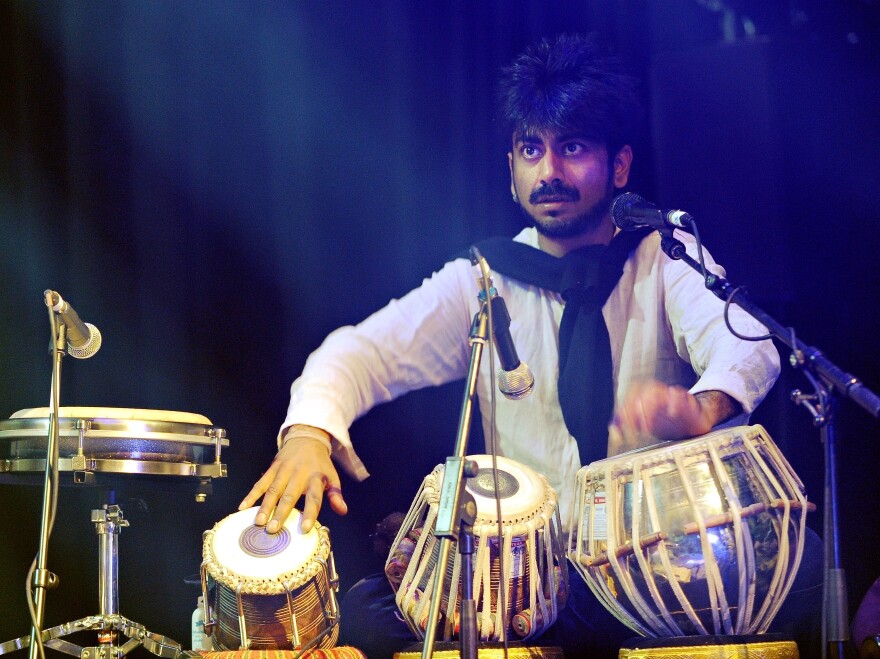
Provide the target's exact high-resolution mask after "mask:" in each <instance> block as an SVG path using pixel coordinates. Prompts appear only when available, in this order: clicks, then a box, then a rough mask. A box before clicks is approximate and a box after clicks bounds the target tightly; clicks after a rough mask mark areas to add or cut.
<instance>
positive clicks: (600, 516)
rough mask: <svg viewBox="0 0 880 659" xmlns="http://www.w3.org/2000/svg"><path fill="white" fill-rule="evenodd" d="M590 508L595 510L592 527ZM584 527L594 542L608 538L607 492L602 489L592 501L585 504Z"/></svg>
mask: <svg viewBox="0 0 880 659" xmlns="http://www.w3.org/2000/svg"><path fill="white" fill-rule="evenodd" d="M590 510H592V511H593V524H592V528H591V527H590ZM583 523H584V528H585V530H586V531H587V534H588V535H590V537H591V538H592V540H593V541H594V542H596V541H599V540H607V539H608V515H607V514H606V512H605V493H604V490H600V491H599V492H596V494H595V495H593V500H592V502H587V503H586V504H585V505H584V522H583Z"/></svg>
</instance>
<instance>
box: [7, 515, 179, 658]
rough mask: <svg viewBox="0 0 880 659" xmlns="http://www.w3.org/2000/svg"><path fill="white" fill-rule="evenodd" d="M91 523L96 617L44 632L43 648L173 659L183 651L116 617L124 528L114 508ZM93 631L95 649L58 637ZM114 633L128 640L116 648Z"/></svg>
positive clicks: (25, 639) (10, 646)
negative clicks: (137, 651)
mask: <svg viewBox="0 0 880 659" xmlns="http://www.w3.org/2000/svg"><path fill="white" fill-rule="evenodd" d="M92 522H93V523H94V524H95V531H96V532H97V534H98V600H99V606H100V613H99V614H98V615H96V616H88V617H86V618H80V619H79V620H74V621H73V622H67V623H64V624H63V625H58V626H57V627H52V628H50V629H44V630H43V632H42V634H41V637H42V639H43V644H44V645H45V647H47V648H52V649H53V650H57V651H58V652H63V653H64V654H69V655H72V656H74V657H80V659H119V658H120V657H124V656H125V655H127V654H128V653H129V652H131V651H132V650H134V649H135V648H137V647H140V646H143V647H144V649H145V650H147V651H149V652H151V653H153V654H155V655H157V656H159V657H163V658H164V659H175V657H178V656H180V654H181V653H182V652H183V649H182V648H181V646H180V643H178V642H177V641H174V640H172V639H170V638H168V637H167V636H160V635H159V634H154V633H152V632H150V631H147V630H146V629H145V628H144V627H143V626H142V625H140V624H138V623H136V622H132V621H131V620H128V619H127V618H124V617H122V616H121V615H119V581H118V577H119V533H120V531H121V530H122V528H123V527H125V526H128V520H126V519H124V518H123V516H122V509H121V508H120V507H119V506H117V505H105V506H104V507H103V508H100V509H98V510H93V511H92ZM89 630H94V631H97V632H98V645H96V646H92V647H80V646H79V645H76V644H74V643H70V642H69V641H65V640H63V639H62V638H61V637H62V636H67V635H68V634H73V633H75V632H81V631H89ZM118 632H122V635H123V636H125V637H127V638H128V640H127V641H126V642H125V643H123V644H122V645H118V644H117V639H118V635H119V634H118ZM30 642H31V638H30V636H22V637H20V638H17V639H14V640H12V641H7V642H6V643H0V654H6V653H7V652H12V651H13V650H21V649H24V648H26V647H28V646H29V645H30Z"/></svg>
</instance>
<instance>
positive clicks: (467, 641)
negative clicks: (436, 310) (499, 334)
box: [422, 301, 489, 659]
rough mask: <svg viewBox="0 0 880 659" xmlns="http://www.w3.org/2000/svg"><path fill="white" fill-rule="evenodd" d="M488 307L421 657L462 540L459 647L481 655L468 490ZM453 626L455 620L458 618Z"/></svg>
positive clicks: (482, 316) (444, 494)
mask: <svg viewBox="0 0 880 659" xmlns="http://www.w3.org/2000/svg"><path fill="white" fill-rule="evenodd" d="M488 318H489V317H488V309H487V303H486V302H485V301H484V302H483V304H482V305H481V308H480V310H479V311H478V312H477V313H476V314H475V315H474V320H473V322H472V324H471V330H470V334H469V337H468V342H469V343H470V344H471V360H470V366H469V367H468V374H467V378H466V380H465V394H464V401H463V402H462V408H461V414H460V416H459V420H458V433H457V436H456V439H455V455H452V456H450V457H448V458H446V466H445V468H444V470H443V482H442V484H441V486H440V500H439V502H438V510H437V522H436V526H435V531H434V536H435V537H438V538H441V540H440V554H439V556H438V558H437V566H436V568H435V575H434V586H433V589H432V591H431V607H430V609H429V610H428V621H427V626H426V628H425V640H424V643H423V645H422V659H431V657H433V653H434V639H435V638H436V635H437V621H438V620H439V615H440V605H441V599H442V597H443V584H444V581H445V578H446V566H447V564H448V563H449V552H450V551H451V550H452V543H453V542H454V541H456V540H457V541H458V550H459V553H461V555H462V571H461V585H462V596H461V609H460V616H461V618H460V619H461V623H460V625H459V639H458V640H459V647H460V652H461V659H476V657H477V609H476V603H475V602H474V595H473V585H474V584H473V582H474V569H473V552H474V536H473V524H474V521H475V520H476V516H477V504H476V501H474V497H473V496H472V495H471V494H470V492H468V491H467V490H466V489H465V480H464V477H465V476H467V477H473V476H476V475H477V465H476V463H474V462H473V461H471V460H466V459H465V456H466V455H467V443H468V437H469V435H470V427H471V417H472V415H473V407H474V395H475V393H476V387H477V374H478V373H479V370H480V358H481V357H482V355H483V347H484V346H485V345H486V341H487V340H488V338H489V329H488ZM453 624H454V621H453Z"/></svg>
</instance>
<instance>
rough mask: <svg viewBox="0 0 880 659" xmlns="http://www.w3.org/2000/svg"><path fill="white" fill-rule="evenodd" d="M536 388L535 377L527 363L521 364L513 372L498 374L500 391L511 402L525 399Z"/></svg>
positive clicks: (500, 372)
mask: <svg viewBox="0 0 880 659" xmlns="http://www.w3.org/2000/svg"><path fill="white" fill-rule="evenodd" d="M534 386H535V377H534V376H533V375H532V372H531V371H530V370H529V367H528V366H526V364H525V362H520V363H519V366H517V367H516V368H515V369H513V370H512V371H504V370H502V371H499V372H498V389H500V390H501V393H502V394H504V397H505V398H510V399H511V400H519V399H520V398H525V397H526V396H528V395H529V394H530V393H532V388H533V387H534Z"/></svg>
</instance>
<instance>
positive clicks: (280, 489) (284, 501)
mask: <svg viewBox="0 0 880 659" xmlns="http://www.w3.org/2000/svg"><path fill="white" fill-rule="evenodd" d="M318 437H322V438H323V439H324V440H325V441H322V439H318ZM329 445H330V435H329V434H327V433H326V432H325V431H323V430H320V429H318V428H314V427H312V426H291V428H290V430H288V432H287V435H286V436H285V438H284V443H283V444H282V446H281V448H280V449H279V451H278V453H277V455H276V456H275V459H274V460H272V464H271V465H270V467H269V469H268V470H267V471H266V473H264V474H263V476H262V477H261V478H260V480H258V481H257V482H256V484H254V486H253V487H252V488H251V491H250V492H248V494H247V496H246V497H245V498H244V499H243V500H242V502H241V504H239V506H238V509H239V510H244V509H245V508H250V507H251V506H254V505H255V504H256V502H257V500H259V498H260V497H263V502H262V503H261V504H260V510H259V511H258V512H257V517H256V520H255V523H256V524H258V525H260V526H262V525H264V524H267V522H268V524H267V526H266V530H267V531H269V533H275V532H276V531H278V530H279V529H281V527H282V526H283V525H284V522H285V520H286V519H287V517H288V516H289V515H290V513H291V512H292V511H293V508H294V505H296V502H297V501H299V499H300V497H303V496H304V497H305V505H304V506H303V511H302V523H301V528H302V530H303V533H307V532H308V531H310V530H311V529H312V526H313V525H314V523H315V519H317V517H318V511H319V510H320V509H321V502H322V501H323V499H324V492H325V491H326V492H327V498H328V499H329V501H330V507H331V508H332V509H333V510H334V511H336V512H337V513H339V514H340V515H344V514H345V513H347V512H348V506H347V505H346V503H345V500H344V499H343V498H342V488H341V486H340V483H339V474H337V473H336V469H335V468H334V466H333V462H332V460H331V459H330V451H329V450H328V448H327V447H328V446H329Z"/></svg>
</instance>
